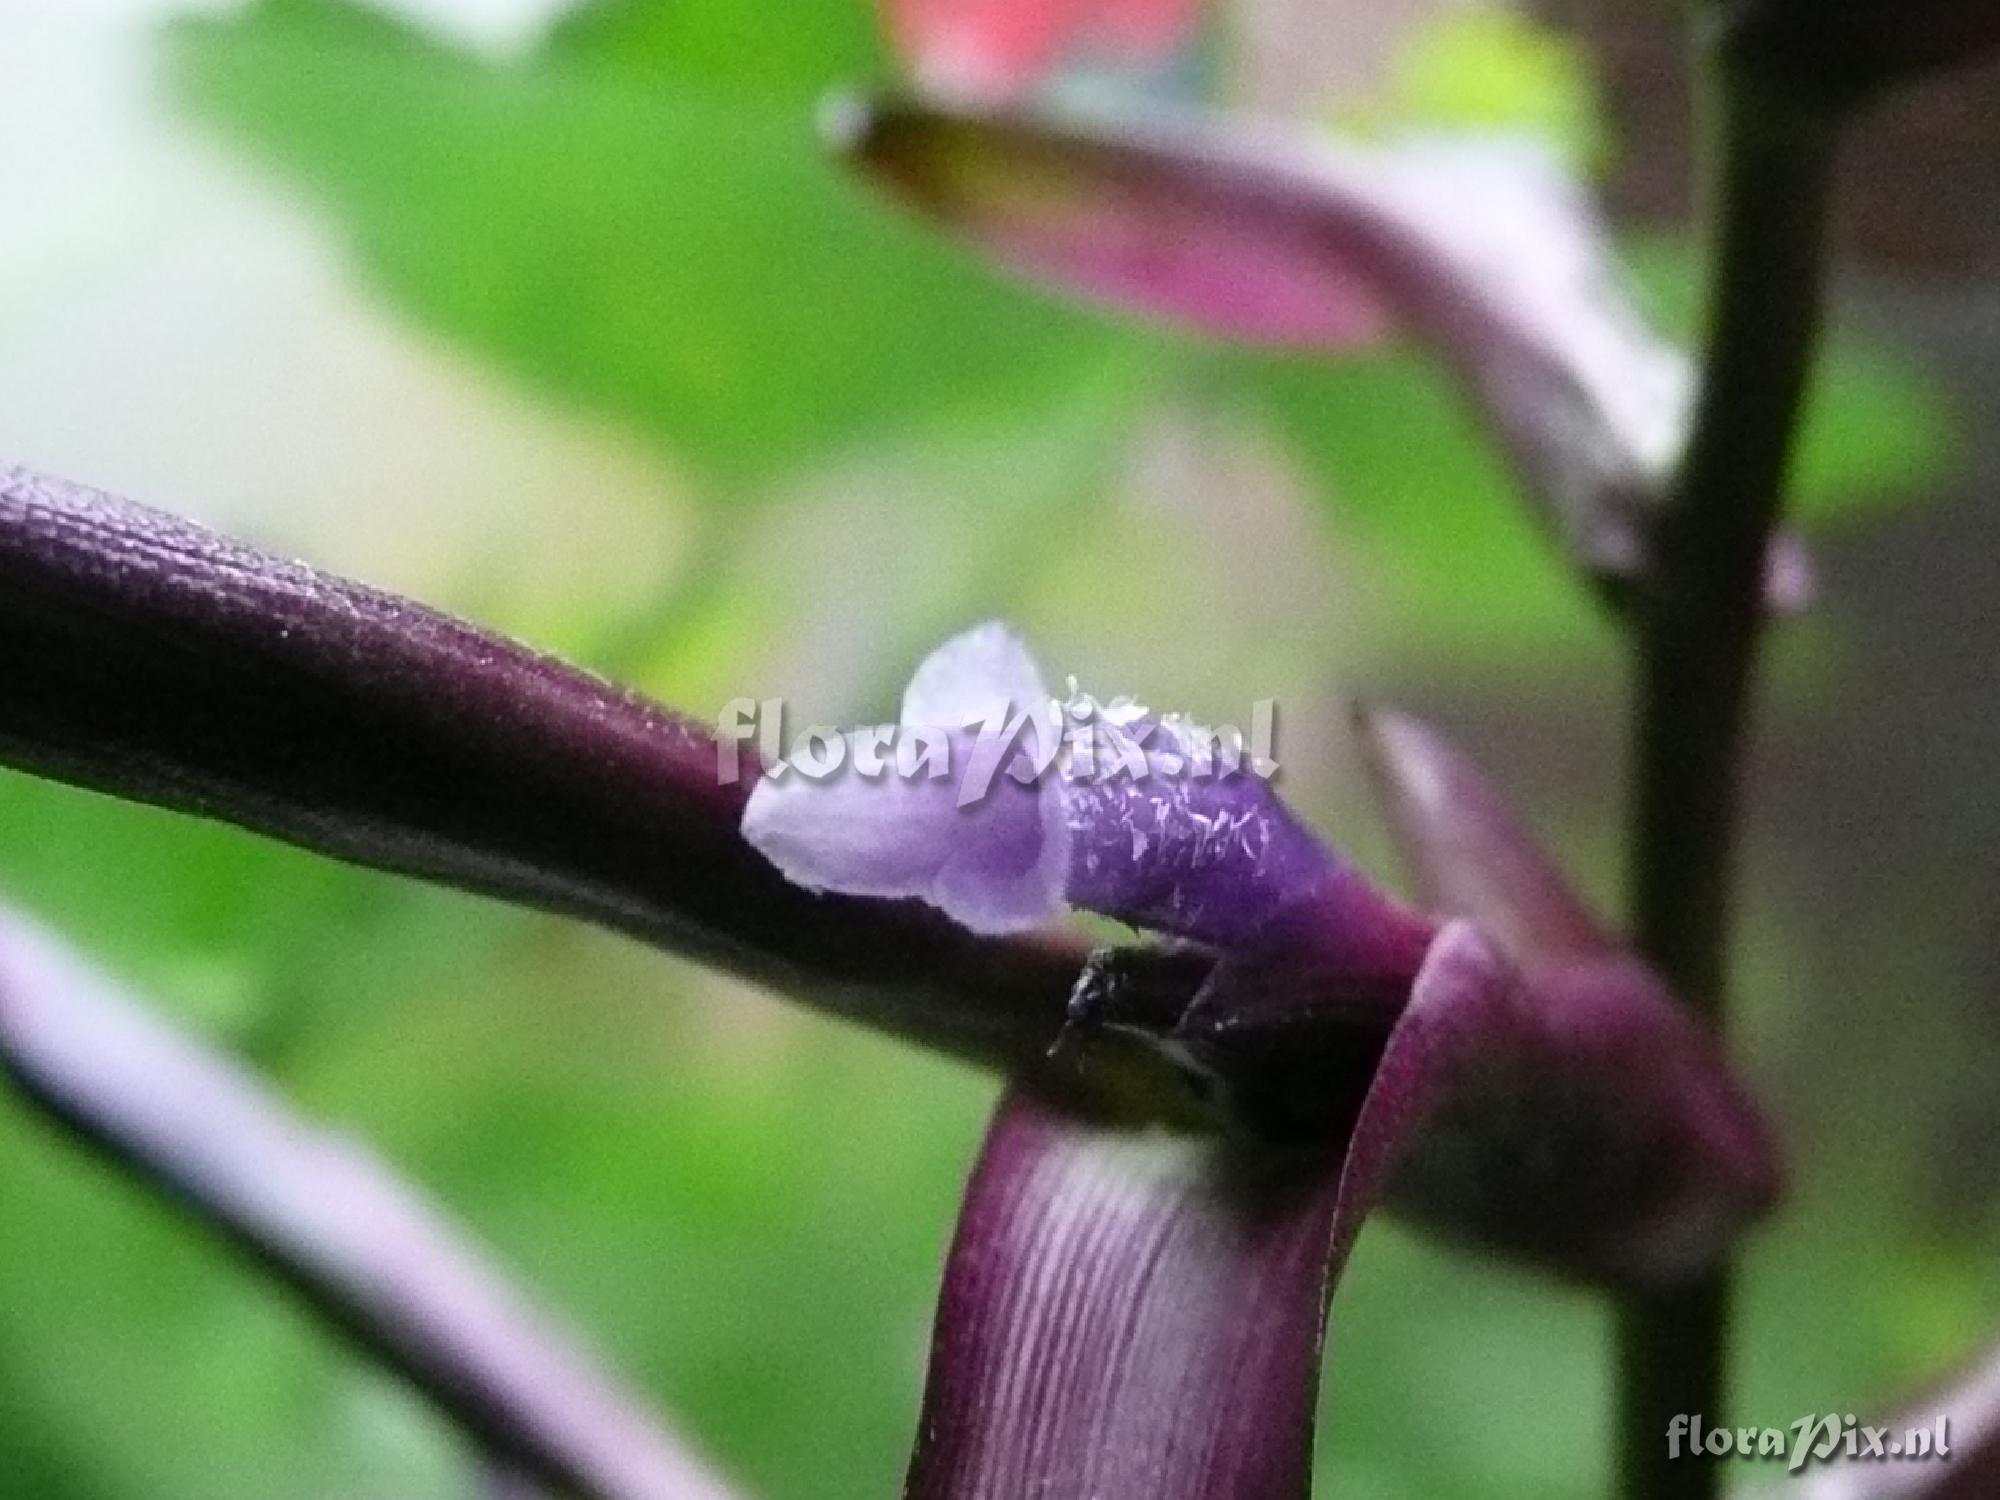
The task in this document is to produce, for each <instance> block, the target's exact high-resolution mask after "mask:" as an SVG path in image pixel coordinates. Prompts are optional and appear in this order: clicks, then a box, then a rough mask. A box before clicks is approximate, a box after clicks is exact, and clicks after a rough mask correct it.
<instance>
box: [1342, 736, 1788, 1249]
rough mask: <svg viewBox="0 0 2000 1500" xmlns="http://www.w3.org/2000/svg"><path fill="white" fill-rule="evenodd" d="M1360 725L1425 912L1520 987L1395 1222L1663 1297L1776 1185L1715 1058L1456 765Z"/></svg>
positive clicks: (1756, 1122)
mask: <svg viewBox="0 0 2000 1500" xmlns="http://www.w3.org/2000/svg"><path fill="white" fill-rule="evenodd" d="M1361 728H1362V732H1363V734H1364V737H1365V739H1366V742H1367V746H1368V750H1369V756H1370V761H1371V764H1372V767H1373V769H1374V772H1375V775H1376V779H1377V782H1378V784H1379V787H1380V790H1381V793H1382V797H1383V800H1384V802H1385V803H1386V804H1387V805H1388V807H1389V809H1390V814H1391V822H1392V826H1393V827H1394V829H1395V832H1396V834H1397V836H1398V839H1399V841H1400V842H1401V844H1402V846H1403V849H1404V852H1405V855H1406V857H1407V859H1408V862H1409V864H1410V866H1411V868H1412V870H1413V871H1414V872H1415V874H1416V876H1417V883H1418V886H1419V888H1420V890H1421V892H1422V894H1423V896H1424V898H1425V900H1426V902H1427V903H1428V904H1430V905H1433V906H1435V907H1436V908H1437V909H1438V910H1440V911H1441V912H1442V913H1443V914H1445V915H1447V916H1453V917H1464V918H1468V919H1470V920H1472V921H1475V922H1477V923H1478V924H1479V925H1480V927H1481V928H1482V929H1483V930H1484V931H1486V932H1488V933H1490V934H1491V935H1492V937H1493V939H1494V941H1495V943H1496V944H1497V945H1498V947H1499V949H1500V951H1501V952H1502V953H1503V954H1504V955H1505V957H1506V959H1507V961H1508V962H1509V963H1510V964H1512V965H1513V966H1514V967H1515V968H1516V969H1517V970H1518V972H1519V974H1520V976H1521V979H1520V982H1519V984H1518V985H1516V986H1514V987H1513V989H1512V990H1511V992H1510V996H1511V998H1510V1003H1509V1004H1508V1005H1507V1006H1505V1007H1496V1008H1493V1009H1492V1010H1491V1012H1490V1014H1489V1017H1488V1020H1487V1023H1486V1026H1485V1031H1486V1035H1485V1037H1484V1038H1483V1040H1482V1043H1481V1050H1480V1057H1479V1061H1478V1063H1477V1066H1476V1067H1474V1068H1473V1069H1472V1070H1471V1071H1470V1072H1469V1073H1468V1075H1467V1078H1466V1080H1465V1081H1464V1083H1463V1084H1462V1085H1461V1086H1460V1087H1458V1088H1457V1089H1455V1090H1454V1092H1453V1096H1452V1099H1451V1102H1450V1104H1449V1106H1448V1108H1447V1110H1446V1111H1445V1113H1444V1115H1443V1116H1442V1117H1441V1118H1440V1121H1439V1122H1438V1124H1437V1125H1436V1126H1435V1127H1434V1128H1433V1129H1432V1130H1431V1132H1430V1133H1429V1134H1428V1135H1427V1137H1426V1139H1425V1141H1424V1143H1423V1146H1422V1148H1421V1149H1420V1150H1419V1151H1418V1152H1417V1153H1416V1154H1415V1156H1413V1158H1412V1160H1411V1164H1410V1169H1409V1171H1408V1172H1407V1173H1406V1174H1405V1177H1404V1178H1403V1179H1402V1180H1401V1181H1399V1182H1398V1184H1397V1191H1396V1198H1395V1202H1396V1205H1397V1206H1398V1207H1399V1208H1401V1209H1404V1210H1406V1211H1407V1212H1409V1213H1410V1214H1411V1215H1412V1217H1414V1218H1417V1219H1419V1220H1421V1221H1422V1222H1424V1223H1427V1224H1429V1225H1431V1226H1433V1227H1435V1228H1437V1229H1439V1230H1440V1231H1442V1232H1444V1233H1446V1234H1450V1235H1458V1236H1467V1235H1469V1236H1470V1237H1471V1238H1473V1239H1474V1240H1476V1241H1478V1242H1481V1243H1486V1244H1491V1245H1495V1246H1500V1247H1504V1248H1511V1249H1514V1250H1516V1251H1518V1252H1521V1253H1525V1254H1527V1255H1529V1256H1530V1257H1532V1258H1534V1259H1536V1260H1538V1261H1541V1262H1544V1263H1553V1264H1557V1265H1565V1266H1567V1267H1569V1268H1570V1269H1571V1270H1572V1271H1574V1272H1575V1273H1577V1274H1579V1275H1582V1276H1585V1277H1591V1278H1600V1279H1608V1280H1612V1281H1626V1280H1638V1281H1658V1280H1669V1279H1672V1278H1674V1277H1677V1276H1680V1275H1684V1274H1687V1273H1689V1272H1691V1271H1693V1270H1695V1269H1697V1268H1698V1267H1700V1266H1701V1265H1703V1264H1705V1263H1706V1262H1708V1261H1709V1260H1712V1259H1713V1258H1714V1257H1715V1256H1716V1255H1717V1254H1718V1253H1720V1252H1721V1251H1722V1250H1723V1249H1724V1248H1726V1247H1727V1246H1728V1244H1729V1243H1730V1242H1731V1241H1732V1240H1733V1238H1734V1237H1735V1236H1736V1235H1737V1234H1739V1233H1740V1232H1741V1230H1742V1229H1743V1228H1744V1227H1745V1226H1746V1225H1747V1224H1749V1223H1750V1222H1752V1221H1753V1220H1755V1219H1756V1218H1758V1217H1759V1216H1761V1215H1762V1214H1763V1213H1764V1212H1766V1211H1767V1210H1768V1209H1769V1208H1770V1207H1771V1205H1772V1204H1773V1203H1774V1202H1775V1200H1776V1198H1777V1196H1778V1192H1779V1179H1780V1172H1779V1165H1778V1159H1777V1151H1776V1147H1775V1145H1774V1144H1773V1142H1772V1141H1771V1139H1770V1134H1769V1130H1768V1127H1767V1126H1766V1125H1765V1123H1764V1120H1763V1117H1762V1114H1761V1112H1760V1111H1759V1110H1758V1109H1757V1107H1756V1105H1755V1103H1754V1101H1753V1100H1752V1099H1751V1097H1750V1096H1749V1094H1748V1092H1747V1091H1746V1090H1745V1088H1744V1087H1743V1085H1742V1084H1741V1083H1740V1082H1739V1081H1738V1080H1737V1079H1736V1077H1735V1075H1734V1073H1733V1071H1732V1070H1731V1069H1730V1067H1729V1065H1728V1062H1727V1059H1726V1058H1725V1057H1724V1056H1723V1055H1722V1053H1721V1050H1720V1049H1719V1048H1718V1047H1717V1046H1716V1044H1715V1042H1714V1040H1713V1039H1712V1038H1711V1037H1710V1036H1709V1035H1708V1034H1707V1032H1706V1031H1705V1030H1704V1029H1703V1028H1702V1026H1701V1025H1700V1024H1699V1023H1698V1022H1697V1021H1696V1020H1695V1019H1694V1018H1693V1016H1692V1015H1691V1013H1690V1012H1689V1011H1688V1010H1687V1009H1686V1008H1685V1007H1684V1006H1682V1005H1680V1004H1679V1003H1678V1002H1677V1001H1676V999H1675V998H1674V996H1673V995H1672V994H1671V993H1670V992H1669V991H1668V990H1667V989H1666V987H1665V986H1664V985H1663V984H1662V983H1661V982H1660V980H1659V979H1658V978H1657V977H1656V976H1655V975H1654V974H1653V972H1652V971H1651V970H1650V969H1649V968H1647V967H1646V965H1644V964H1643V963H1641V962H1640V961H1639V960H1638V959H1637V958H1636V957H1635V956H1634V955H1632V954H1631V953H1630V952H1629V951H1627V950H1626V949H1625V948H1624V946H1623V945H1622V944H1620V943H1619V942H1618V941H1617V940H1615V939H1614V938H1613V937H1612V936H1611V935H1610V934H1609V933H1608V932H1607V931H1606V930H1605V929H1604V928H1603V926H1602V925H1601V924H1600V923H1599V922H1598V921H1597V920H1596V918H1595V917H1593V916H1592V915H1591V913H1590V911H1589V909H1588V908H1587V907H1586V906H1585V905H1584V904H1583V902H1582V901H1581V900H1580V899H1579V898H1578V897H1577V896H1576V895H1575V893H1574V892H1573V891H1572V890H1571V889H1570V888H1569V886H1568V885H1567V883H1566V882H1565V881H1564V880H1563V878H1562V876H1561V875H1560V874H1559V873H1558V872H1557V870H1556V868H1555V865H1554V864H1553V862H1552V861H1551V860H1550V859H1549V858H1548V856H1547V855H1546V854H1545V853H1544V852H1543V851H1542V849H1541V848H1540V847H1539V846H1538V845H1537V844H1536V843H1535V841H1534V840H1533V838H1532V837H1531V836H1530V835H1529V834H1528V833H1527V831H1526V830H1525V829H1524V828H1523V827H1522V825H1521V824H1520V822H1519V820H1518V819H1517V818H1516V817H1515V816H1514V814H1513V813H1512V812H1511V811H1510V810H1509V809H1508V808H1507V806H1506V805H1505V803H1504V802H1503V801H1502V800H1501V799H1500V797H1499V795H1498V793H1497V792H1495V791H1494V789H1493V788H1492V786H1491V785H1490V784H1489V783H1488V782H1487V781H1486V779H1485V777H1484V776H1483V775H1481V773H1480V772H1479V770H1478V769H1477V768H1476V767H1475V766H1474V765H1473V764H1472V763H1471V761H1470V760H1468V759H1467V758H1466V757H1465V756H1464V755H1462V754H1461V753H1460V752H1458V751H1457V750H1456V749H1454V748H1453V747H1451V746H1450V745H1449V744H1448V743H1447V742H1446V741H1445V740H1444V739H1443V738H1442V737H1441V736H1439V735H1438V734H1437V733H1436V732H1434V731H1433V730H1431V729H1429V728H1427V727H1426V726H1424V725H1422V724H1420V723H1418V722H1417V721H1416V720H1414V719H1412V718H1409V717H1406V716H1403V715H1399V714H1393V713H1370V714H1366V715H1363V716H1362V719H1361Z"/></svg>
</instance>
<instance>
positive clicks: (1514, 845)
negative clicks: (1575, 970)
mask: <svg viewBox="0 0 2000 1500" xmlns="http://www.w3.org/2000/svg"><path fill="white" fill-rule="evenodd" d="M1355 728H1356V731H1357V733H1358V734H1359V735H1360V738H1361V744H1362V749H1363V752H1364V753H1365V755H1366V756H1367V760H1368V766H1369V770H1370V771H1371V773H1372V774H1373V777H1374V781H1375V788H1376V792H1377V794H1378V795H1379V796H1380V798H1381V801H1382V804H1383V806H1384V807H1385V808H1386V809H1387V811H1388V815H1389V823H1390V828H1391V830H1392V831H1393V833H1394V834H1395V837H1396V843H1397V845H1398V847H1399V848H1400V850H1401V851H1402V854H1403V860H1404V863H1405V864H1406V865H1407V866H1408V867H1409V870H1410V874H1411V876H1412V878H1413V880H1414V882H1415V885H1416V895H1417V899H1418V901H1419V902H1420V903H1421V904H1422V905H1423V906H1425V907H1427V908H1429V909H1430V910H1432V911H1439V912H1447V913H1450V914H1452V915H1454V916H1461V917H1468V918H1470V919H1471V920H1473V921H1475V922H1477V923H1479V924H1480V926H1481V927H1482V928H1483V929H1484V930H1485V931H1486V932H1487V933H1489V934H1490V935H1491V936H1492V937H1493V938H1494V939H1495V941H1496V942H1498V943H1499V945H1500V947H1501V950H1502V951H1503V952H1505V953H1506V954H1507V956H1508V957H1509V959H1511V960H1512V962H1513V963H1514V964H1516V965H1517V966H1518V967H1519V968H1520V969H1521V970H1522V972H1523V973H1525V974H1528V975H1530V976H1536V975H1540V974H1543V973H1546V972H1549V971H1550V970H1552V969H1557V968H1561V967H1563V966H1566V965H1568V964H1572V963H1578V962H1589V961H1593V960H1597V959H1603V958H1607V957H1609V956H1611V955H1612V954H1614V953H1617V952H1618V951H1620V945H1619V943H1618V942H1617V940H1616V939H1615V938H1613V937H1612V936H1611V934H1610V933H1609V932H1607V931H1606V930H1605V929H1604V927H1603V925H1602V924H1601V923H1599V922H1598V920H1597V918H1596V916H1595V915H1593V914H1592V912H1591V911H1590V909H1589V908H1588V907H1587V906H1585V905H1584V903H1583V901H1582V899H1581V898H1579V897H1578V895H1577V894H1576V892H1575V891H1574V890H1573V889H1572V888H1571V886H1570V884H1569V881H1568V879H1567V878H1566V877H1565V876H1564V875H1563V874H1562V873H1561V872H1560V871H1559V870H1558V869H1557V868H1556V866H1555V863H1554V861H1552V860H1551V859H1550V858H1549V857H1548V855H1547V853H1546V852H1545V851H1544V850H1543V849H1542V847H1541V845H1540V844H1538V843H1537V842H1536V841H1535V839H1534V837H1533V836H1532V835H1531V834H1530V833H1529V832H1528V830H1527V829H1526V828H1525V827H1524V826H1523V825H1522V823H1521V820H1520V819H1519V818H1518V817H1517V816H1516V815H1515V813H1514V810H1513V809H1512V808H1511V807H1509V806H1508V805H1507V803H1506V801H1505V800H1504V799H1503V798H1502V797H1501V796H1500V794H1499V793H1498V792H1497V791H1495V790H1494V788H1493V786H1492V785H1491V783H1489V782H1488V781H1487V779H1486V777H1485V775H1484V774H1483V773H1482V772H1481V771H1480V770H1479V768H1478V767H1477V766H1475V765H1474V764H1473V763H1472V762H1471V760H1470V759H1468V758H1467V757H1466V756H1465V755H1464V754H1463V753H1462V752H1460V751H1459V750H1458V749H1457V748H1456V747H1455V746H1453V745H1452V744H1450V743H1449V742H1448V741H1447V740H1446V739H1445V738H1444V737H1443V736H1442V735H1440V734H1438V733H1437V731H1435V730H1433V729H1432V728H1430V727H1429V726H1428V725H1426V724H1424V723H1422V722H1420V721H1419V720H1417V719H1415V718H1412V717H1410V716H1409V715H1407V714H1400V713H1397V712H1395V711H1393V710H1386V709H1373V708H1364V709H1357V711H1356V713H1355Z"/></svg>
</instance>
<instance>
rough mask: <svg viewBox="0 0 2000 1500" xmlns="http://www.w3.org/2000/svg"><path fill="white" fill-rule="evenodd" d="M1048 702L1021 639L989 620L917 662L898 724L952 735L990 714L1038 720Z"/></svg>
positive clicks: (1038, 675) (1043, 684)
mask: <svg viewBox="0 0 2000 1500" xmlns="http://www.w3.org/2000/svg"><path fill="white" fill-rule="evenodd" d="M1050 696H1051V695H1050V693H1049V690H1048V687H1047V685H1046V684H1045V683H1044V682H1043V681H1042V673H1041V669H1040V668H1039V667H1037V666H1036V665H1035V659H1034V657H1032V656H1030V655H1029V654H1028V648H1027V646H1026V645H1025V644H1024V643H1023V642H1022V640H1021V638H1020V637H1019V636H1018V635H1016V634H1015V633H1014V631H1013V629H1012V628H1011V627H1009V626H1007V625H1005V624H1002V623H1001V622H1000V621H998V620H992V621H989V622H987V623H986V624H984V625H976V626H974V627H973V628H972V629H970V630H968V631H965V632H964V633H963V634H960V635H955V636H953V637H952V638H951V639H950V640H948V641H946V642H945V643H944V644H943V645H942V646H940V647H938V648H937V650H935V651H933V652H932V653H931V654H930V655H929V656H927V657H925V658H924V659H923V662H922V664H921V665H920V666H918V668H917V671H916V675H915V676H914V677H912V678H911V679H910V685H909V687H908V688H906V689H905V690H904V692H903V709H902V722H903V723H905V724H927V725H935V726H936V727H938V728H941V729H956V728H960V727H963V726H964V725H967V724H973V723H976V722H978V721H980V720H982V719H985V718H987V717H988V716H990V715H991V714H993V713H994V712H995V711H996V710H997V711H1000V712H1003V713H1004V712H1007V711H1009V710H1011V711H1012V712H1013V713H1028V714H1039V713H1040V712H1041V710H1042V708H1043V706H1044V705H1045V704H1046V703H1047V702H1048V701H1049V698H1050Z"/></svg>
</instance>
